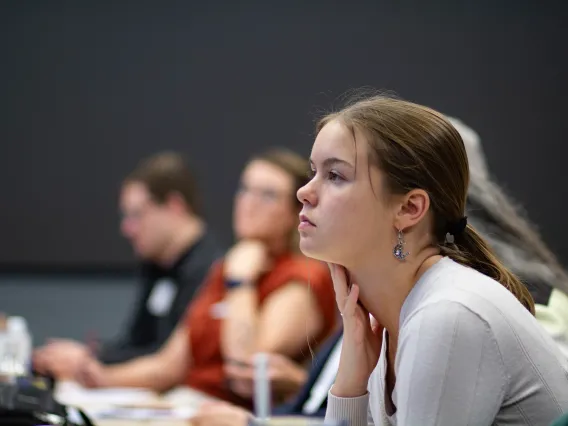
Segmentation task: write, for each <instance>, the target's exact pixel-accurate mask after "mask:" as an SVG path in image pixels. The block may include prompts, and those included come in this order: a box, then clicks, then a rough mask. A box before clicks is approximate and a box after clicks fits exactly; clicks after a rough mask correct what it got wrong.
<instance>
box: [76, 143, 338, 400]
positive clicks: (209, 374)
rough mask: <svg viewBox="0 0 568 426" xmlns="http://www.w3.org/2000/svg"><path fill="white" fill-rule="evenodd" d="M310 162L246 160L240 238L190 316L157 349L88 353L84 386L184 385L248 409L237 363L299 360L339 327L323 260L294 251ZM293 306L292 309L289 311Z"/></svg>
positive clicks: (238, 201) (237, 220)
mask: <svg viewBox="0 0 568 426" xmlns="http://www.w3.org/2000/svg"><path fill="white" fill-rule="evenodd" d="M307 169H308V167H307V162H306V161H304V160H303V159H302V158H301V157H299V156H298V155H296V154H294V153H291V152H288V151H283V150H274V151H270V152H267V153H265V154H263V155H259V156H256V157H254V158H253V159H252V160H251V161H250V162H249V163H248V164H247V166H246V167H245V169H244V171H243V174H242V176H241V182H240V187H239V190H238V192H237V195H236V198H235V208H234V212H233V217H234V230H235V234H236V237H237V240H238V242H237V243H236V244H235V246H234V247H233V248H231V249H230V250H229V252H228V253H227V254H226V256H225V257H224V259H222V261H220V262H219V263H217V264H215V265H214V266H213V267H212V269H211V271H210V273H209V276H208V277H207V278H206V280H205V283H204V284H203V286H202V288H201V290H200V293H199V294H198V295H197V296H196V298H195V299H194V301H193V302H192V303H191V304H190V306H189V309H188V312H187V314H186V317H185V319H184V320H182V322H181V323H180V324H179V325H178V327H177V329H176V331H174V333H173V334H172V336H171V337H170V339H169V341H168V342H167V343H166V344H165V345H164V346H163V348H162V349H161V350H160V351H158V352H156V353H155V354H153V355H150V356H146V357H141V358H137V359H135V360H133V361H130V362H127V363H123V364H118V365H114V366H103V365H101V364H100V363H99V362H97V361H96V360H95V359H90V360H89V361H88V362H86V363H85V365H84V367H83V368H82V370H81V372H80V374H79V376H78V380H79V381H80V382H81V383H83V384H84V385H86V386H93V387H101V386H105V387H106V386H113V387H114V386H133V387H147V388H153V389H156V390H165V389H169V388H171V387H174V386H176V385H181V384H185V385H188V386H190V387H192V388H195V389H197V390H200V391H202V392H205V393H208V394H210V395H212V396H214V397H217V398H220V399H223V400H226V401H230V402H232V403H234V404H237V405H240V406H244V407H250V406H251V393H252V389H251V387H250V383H249V382H248V381H241V380H239V377H232V376H231V373H230V371H231V369H230V368H228V366H230V365H231V364H237V365H242V364H249V363H250V361H251V357H252V355H254V353H256V352H257V351H262V352H272V353H278V354H283V355H286V356H287V357H290V358H292V359H296V360H302V358H303V357H305V356H306V355H309V353H310V352H309V350H308V345H309V343H308V342H310V343H311V344H312V346H313V347H315V346H316V343H317V342H321V341H323V340H324V338H325V337H326V336H327V335H328V334H329V333H330V332H331V331H332V329H333V327H334V322H335V318H336V307H335V302H334V300H333V292H332V282H331V279H330V277H329V271H328V270H327V268H326V266H325V265H324V264H322V263H320V262H316V261H313V260H310V259H306V258H305V257H304V256H302V255H300V254H297V253H295V252H294V251H295V250H294V249H295V248H296V247H297V231H296V227H297V224H298V212H299V209H300V205H299V203H298V201H297V200H296V198H295V192H296V190H297V189H298V188H299V187H300V186H302V185H303V184H304V183H305V182H306V179H307ZM292 312H293V315H290V313H292Z"/></svg>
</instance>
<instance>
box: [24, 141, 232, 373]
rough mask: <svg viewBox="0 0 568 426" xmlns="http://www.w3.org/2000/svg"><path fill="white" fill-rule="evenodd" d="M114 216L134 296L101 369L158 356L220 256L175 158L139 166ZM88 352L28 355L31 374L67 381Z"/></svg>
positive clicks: (74, 349) (72, 347)
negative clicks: (127, 249) (132, 274)
mask: <svg viewBox="0 0 568 426" xmlns="http://www.w3.org/2000/svg"><path fill="white" fill-rule="evenodd" d="M120 209H121V212H122V221H121V232H122V235H123V236H124V237H125V238H127V239H128V240H129V241H130V243H131V245H132V247H133V249H134V252H135V253H136V256H137V257H138V258H139V259H140V261H141V265H140V266H141V267H140V288H139V291H138V298H137V302H136V305H135V307H134V310H133V312H132V315H131V318H130V321H129V324H128V326H127V327H126V329H125V330H124V332H123V333H122V334H121V337H120V338H118V339H116V340H115V341H111V342H108V343H106V344H102V345H98V347H97V348H96V349H95V351H96V355H97V357H98V359H99V360H100V361H101V362H103V363H106V364H113V363H119V362H124V361H127V360H129V359H131V358H135V357H139V356H141V355H146V354H150V353H153V352H155V351H156V350H158V349H159V348H160V347H161V346H162V345H163V344H164V342H165V341H166V340H167V338H168V337H169V335H170V333H171V332H172V330H173V329H174V328H175V326H176V325H177V323H178V322H179V320H180V318H181V317H182V315H183V314H184V312H185V309H186V307H187V306H188V304H189V302H190V301H191V299H192V298H193V296H194V294H195V292H196V290H197V289H198V288H199V286H200V284H201V282H202V281H203V279H204V278H205V275H206V273H207V271H208V270H209V267H210V266H211V264H212V263H213V262H214V260H216V259H217V258H218V257H220V256H221V255H222V251H221V250H220V249H219V247H218V245H217V244H216V242H215V240H214V238H213V237H212V236H211V234H210V233H209V232H208V231H207V228H206V226H205V223H204V222H203V219H202V218H201V216H200V215H201V210H200V205H199V201H198V196H197V193H196V188H195V183H194V179H193V177H192V174H191V173H190V170H189V169H188V167H187V165H186V164H185V162H184V160H183V158H182V157H181V156H179V155H178V154H175V153H168V152H167V153H160V154H157V155H155V156H153V157H150V158H148V159H146V160H145V161H143V162H141V163H140V164H139V165H138V167H137V168H136V169H135V170H134V171H133V172H132V173H131V174H130V175H129V176H127V178H126V179H125V180H124V182H123V184H122V188H121V193H120ZM101 312H102V311H101ZM92 350H93V348H87V347H86V346H85V345H83V344H81V343H78V342H74V341H70V340H53V341H51V342H49V343H48V344H47V345H45V346H44V347H42V348H40V349H38V350H37V351H36V352H35V354H34V368H35V369H36V370H37V371H38V372H40V373H43V374H50V375H53V376H55V377H57V378H66V377H71V376H73V375H74V373H75V370H76V368H77V367H78V366H79V365H80V364H81V362H82V360H83V357H84V356H85V355H87V354H89V351H92Z"/></svg>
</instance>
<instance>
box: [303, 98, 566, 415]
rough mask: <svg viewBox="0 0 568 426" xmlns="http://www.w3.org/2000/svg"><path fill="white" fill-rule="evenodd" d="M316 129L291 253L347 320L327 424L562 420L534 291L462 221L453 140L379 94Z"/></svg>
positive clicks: (441, 125) (446, 130)
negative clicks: (315, 267)
mask: <svg viewBox="0 0 568 426" xmlns="http://www.w3.org/2000/svg"><path fill="white" fill-rule="evenodd" d="M317 130H318V134H317V137H316V140H315V142H314V146H313V149H312V154H311V166H312V171H313V179H312V180H311V182H310V183H308V184H307V185H306V186H304V187H303V188H301V189H300V190H299V191H298V199H299V200H300V201H301V202H302V203H303V205H304V207H303V209H302V212H301V214H300V220H301V223H300V225H299V230H300V237H301V238H300V248H301V250H302V251H303V252H304V253H305V254H306V255H308V256H310V257H313V258H317V259H320V260H324V261H326V262H328V264H329V266H330V270H331V273H332V278H333V281H334V288H335V294H336V301H337V304H338V307H339V309H340V311H341V314H342V317H343V330H344V336H343V345H342V352H341V356H340V364H339V370H338V373H337V378H336V381H335V384H334V385H333V387H332V389H331V390H330V394H329V399H328V408H327V414H326V417H327V418H328V419H330V420H331V419H334V420H341V419H347V420H348V421H349V424H350V426H359V425H366V424H367V420H368V418H367V410H368V408H370V414H371V418H372V423H374V424H376V425H389V424H393V425H403V426H415V425H421V426H427V425H451V426H459V425H462V424H463V425H466V424H476V425H499V424H507V425H513V424H514V425H545V424H548V423H550V422H551V421H552V420H553V419H554V418H556V417H558V416H559V415H560V414H561V413H562V412H563V411H565V410H568V365H567V362H566V360H565V358H564V357H562V355H561V354H560V352H559V351H558V349H557V348H556V346H555V344H554V342H553V341H552V339H551V338H550V337H549V336H548V335H547V334H546V333H545V332H544V331H543V330H542V328H541V327H540V326H539V325H538V323H537V321H536V320H535V318H534V316H533V313H534V303H533V300H532V297H531V295H530V293H529V292H528V290H527V289H526V287H525V286H524V285H523V284H522V283H521V282H520V281H519V280H518V279H517V277H516V276H515V275H513V274H512V273H511V272H510V271H509V270H508V269H506V268H505V267H504V266H503V265H502V264H501V263H500V262H499V260H498V259H497V258H496V257H495V255H494V254H493V252H492V251H491V249H490V248H489V246H488V245H487V244H486V243H485V241H484V240H483V239H482V238H481V237H480V236H479V234H478V233H477V232H476V231H475V230H474V229H473V228H472V227H471V226H470V225H468V224H467V218H466V217H465V209H466V197H467V190H468V183H469V171H468V161H467V156H466V151H465V148H464V145H463V142H462V140H461V138H460V135H459V133H458V132H457V131H456V129H455V128H454V127H452V126H451V125H450V124H449V122H448V121H447V120H446V119H445V118H444V117H443V116H442V115H441V114H439V113H438V112H436V111H433V110H431V109H429V108H426V107H423V106H420V105H416V104H413V103H410V102H405V101H401V100H397V99H390V98H386V97H380V96H379V97H373V98H369V99H365V100H361V101H359V102H357V103H355V104H353V105H351V106H349V107H347V108H345V109H344V110H342V111H340V112H338V113H335V114H331V115H329V116H327V117H325V118H324V119H323V120H322V121H321V122H320V124H319V126H318V129H317ZM371 318H372V320H371Z"/></svg>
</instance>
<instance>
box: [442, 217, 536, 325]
mask: <svg viewBox="0 0 568 426" xmlns="http://www.w3.org/2000/svg"><path fill="white" fill-rule="evenodd" d="M440 249H441V253H442V254H443V255H444V256H448V257H450V258H451V259H452V260H454V261H456V262H458V263H461V264H462V265H465V266H469V267H471V268H473V269H475V270H477V271H479V272H481V273H482V274H485V275H487V276H488V277H490V278H493V279H494V280H495V281H498V282H499V283H501V284H502V285H503V286H504V287H505V288H506V289H507V290H509V291H510V292H511V293H513V295H514V296H515V297H516V298H517V299H518V300H519V302H521V303H522V304H523V306H524V307H525V308H527V309H528V310H529V312H530V313H531V314H533V315H534V314H535V308H534V300H533V298H532V296H531V294H530V292H529V290H528V289H527V287H526V286H525V285H524V284H523V283H522V282H521V280H520V279H519V278H518V277H517V276H516V275H515V274H513V273H512V272H511V271H510V270H509V269H507V268H506V267H505V265H503V264H502V263H501V261H500V260H499V259H498V258H497V256H496V255H495V253H494V252H493V250H492V249H491V248H490V247H489V245H488V244H487V243H486V242H485V240H484V239H483V238H482V237H481V236H480V235H479V234H478V233H477V232H476V231H475V229H473V227H472V226H470V225H467V226H466V228H465V229H464V230H463V232H461V233H460V234H457V235H456V236H455V237H454V242H453V243H444V244H441V245H440Z"/></svg>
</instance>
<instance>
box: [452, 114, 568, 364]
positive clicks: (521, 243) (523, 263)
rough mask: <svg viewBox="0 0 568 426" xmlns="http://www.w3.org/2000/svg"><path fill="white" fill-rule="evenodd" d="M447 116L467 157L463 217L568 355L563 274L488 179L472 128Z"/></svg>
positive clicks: (566, 278) (567, 285) (567, 283)
mask: <svg viewBox="0 0 568 426" xmlns="http://www.w3.org/2000/svg"><path fill="white" fill-rule="evenodd" d="M448 119H449V121H450V122H451V123H452V125H453V126H454V127H455V128H456V130H458V132H459V133H460V135H461V137H462V139H463V142H464V145H465V149H466V151H467V157H468V161H469V171H470V181H469V190H468V194H467V195H468V198H467V204H466V209H467V215H468V221H469V222H470V223H471V224H472V225H473V226H474V227H475V229H476V230H477V231H479V233H481V235H483V237H484V238H485V240H486V241H487V242H488V243H489V245H490V246H491V248H492V249H493V250H494V251H495V253H496V254H497V257H499V258H500V259H501V261H502V262H503V263H504V264H505V265H506V266H507V267H508V268H509V269H511V270H512V271H513V272H514V273H515V274H516V275H517V276H518V277H519V278H520V279H521V280H522V281H523V283H524V284H525V285H526V286H527V287H528V289H529V291H530V292H531V294H532V296H533V299H534V301H535V316H536V319H537V320H538V321H539V323H540V324H541V325H542V326H543V327H544V329H545V330H546V331H547V332H548V334H550V336H551V337H552V338H553V339H554V341H555V342H556V343H557V344H558V346H559V348H560V350H561V351H562V353H563V354H564V355H565V356H567V357H568V296H567V294H568V274H567V273H566V271H565V270H564V268H563V267H562V266H561V265H560V263H559V262H558V260H557V258H556V256H555V255H554V253H553V252H552V251H551V250H550V249H549V248H548V247H547V246H546V244H545V243H544V241H543V240H542V239H541V237H540V235H539V233H538V232H537V230H536V229H535V228H534V227H533V226H532V225H531V224H530V222H529V221H528V220H527V219H526V218H525V217H524V215H523V212H522V209H521V208H520V207H519V206H518V205H517V204H515V202H514V201H513V200H512V199H511V198H510V197H508V196H507V194H505V193H504V191H503V190H502V189H501V187H500V186H499V184H498V183H497V182H495V180H494V179H492V177H491V175H490V174H489V171H488V168H487V164H486V161H485V155H484V152H483V147H482V145H481V141H480V138H479V136H478V135H477V133H476V132H475V131H474V130H473V129H471V128H470V127H469V126H467V125H465V124H464V123H463V122H462V121H460V120H458V119H455V118H451V117H449V118H448Z"/></svg>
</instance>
